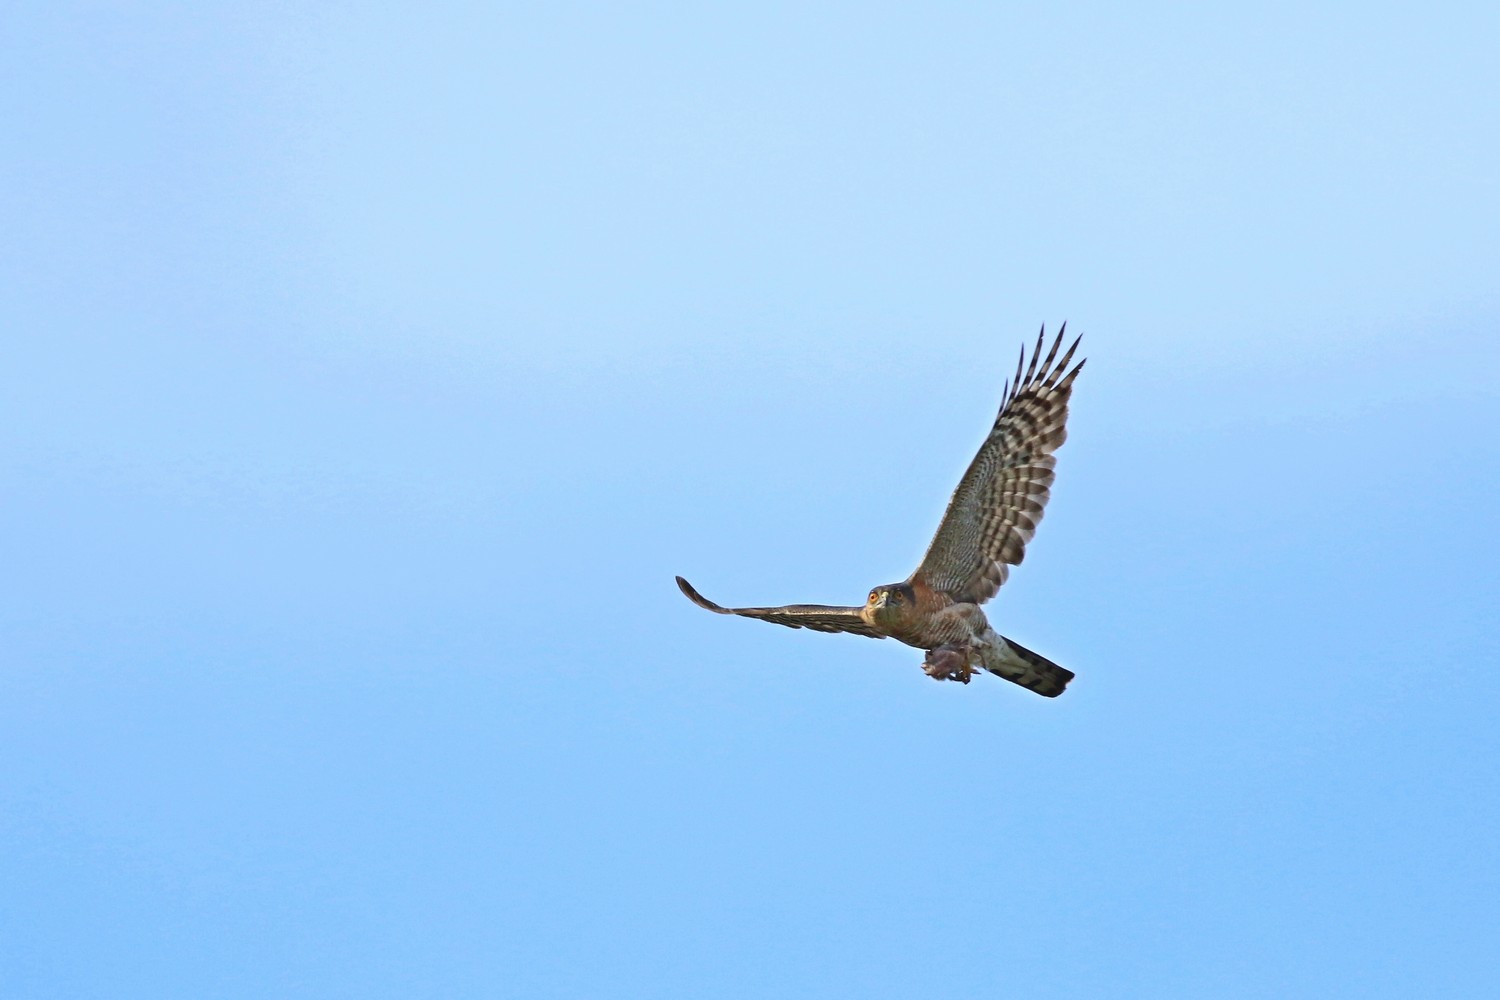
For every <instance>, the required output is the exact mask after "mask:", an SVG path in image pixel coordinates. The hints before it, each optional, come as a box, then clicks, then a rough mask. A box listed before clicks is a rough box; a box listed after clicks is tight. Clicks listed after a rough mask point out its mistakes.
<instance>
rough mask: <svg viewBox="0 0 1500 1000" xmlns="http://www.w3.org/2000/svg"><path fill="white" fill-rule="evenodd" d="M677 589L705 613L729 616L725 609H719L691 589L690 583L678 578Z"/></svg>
mask: <svg viewBox="0 0 1500 1000" xmlns="http://www.w3.org/2000/svg"><path fill="white" fill-rule="evenodd" d="M677 589H678V590H681V591H682V592H683V594H685V595H686V596H687V599H688V600H690V601H692V602H693V603H694V604H696V605H698V607H700V608H703V609H704V610H705V611H712V612H714V613H715V614H720V615H727V614H731V612H730V611H728V610H727V609H725V608H721V607H719V605H717V604H715V603H714V602H713V601H710V600H709V599H708V598H706V597H704V596H703V595H702V594H700V593H698V592H697V591H696V590H694V589H693V585H692V584H691V583H688V582H687V581H686V580H684V579H683V578H682V577H680V576H679V577H678V578H677Z"/></svg>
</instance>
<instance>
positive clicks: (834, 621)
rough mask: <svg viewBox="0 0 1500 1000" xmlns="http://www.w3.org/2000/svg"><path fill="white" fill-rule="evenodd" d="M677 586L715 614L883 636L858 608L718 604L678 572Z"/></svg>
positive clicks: (878, 637)
mask: <svg viewBox="0 0 1500 1000" xmlns="http://www.w3.org/2000/svg"><path fill="white" fill-rule="evenodd" d="M677 586H679V587H681V588H682V592H683V593H684V594H686V595H687V596H688V600H690V601H692V602H693V603H694V604H696V605H698V607H700V608H707V609H708V610H709V611H712V612H714V613H715V614H720V615H742V616H743V617H745V618H759V619H761V620H762V621H768V622H775V623H776V624H777V625H785V626H786V627H787V628H810V629H813V630H814V631H817V632H853V633H854V634H855V635H867V636H869V637H870V638H872V639H884V638H885V636H883V635H881V634H880V633H879V632H877V631H875V630H874V629H873V628H871V627H870V626H869V624H867V623H866V622H865V620H864V619H863V618H861V617H860V616H859V608H834V607H829V606H827V605H825V604H788V605H786V606H785V607H781V608H721V607H719V606H718V605H717V604H715V603H714V602H713V601H710V600H709V599H708V598H706V597H704V596H703V595H702V594H700V593H698V592H697V591H696V590H694V589H693V585H692V584H691V583H688V582H687V581H686V580H684V579H683V578H682V577H680V576H679V577H678V578H677Z"/></svg>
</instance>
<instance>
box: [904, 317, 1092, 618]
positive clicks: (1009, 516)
mask: <svg viewBox="0 0 1500 1000" xmlns="http://www.w3.org/2000/svg"><path fill="white" fill-rule="evenodd" d="M1066 329H1067V324H1066V323H1064V324H1063V326H1062V329H1060V330H1058V331H1057V339H1056V340H1054V341H1053V342H1052V350H1050V351H1049V352H1047V360H1046V361H1043V362H1042V363H1041V365H1040V368H1039V367H1038V365H1037V358H1039V357H1040V356H1041V353H1042V341H1043V337H1044V336H1045V334H1046V328H1045V327H1043V328H1042V332H1041V333H1039V334H1037V338H1036V350H1034V351H1032V353H1031V364H1030V365H1029V366H1027V365H1026V348H1025V347H1022V348H1021V360H1020V361H1018V362H1017V363H1016V377H1015V381H1014V382H1007V383H1006V385H1005V399H1004V402H1002V403H1001V404H1000V415H999V416H998V417H996V418H995V426H994V427H993V428H991V430H990V436H989V437H988V438H987V439H986V440H985V442H984V444H983V445H982V446H980V449H979V454H978V455H975V456H974V461H973V462H972V463H970V465H969V471H968V472H966V473H964V477H963V479H962V480H961V481H960V482H959V484H958V489H956V490H954V491H953V499H952V500H950V501H948V510H947V512H946V513H944V514H943V521H942V523H941V524H940V525H938V530H937V534H936V535H935V536H933V539H932V545H931V546H929V547H928V549H927V555H925V556H923V557H922V565H921V566H919V567H917V571H916V572H915V573H913V574H912V580H913V582H917V581H920V582H922V583H924V584H926V585H927V586H929V587H931V588H933V589H934V590H941V591H945V592H947V593H948V594H950V595H951V596H952V597H953V598H954V600H958V601H969V602H973V603H975V604H980V603H983V602H984V601H987V600H989V599H990V598H991V597H994V596H995V592H996V591H998V590H999V589H1000V585H1001V584H1002V583H1004V582H1005V577H1006V575H1007V574H1008V573H1009V572H1010V567H1011V566H1015V565H1017V564H1019V563H1020V561H1021V559H1022V558H1023V557H1024V556H1025V555H1026V543H1027V542H1029V541H1031V536H1032V535H1033V534H1034V533H1035V532H1036V526H1037V523H1038V522H1039V521H1041V519H1042V508H1043V507H1045V506H1046V504H1047V498H1048V497H1049V496H1050V495H1051V487H1052V479H1053V472H1052V468H1053V465H1054V464H1055V461H1056V460H1055V459H1054V458H1053V457H1052V453H1053V452H1054V451H1056V450H1057V448H1058V446H1059V445H1061V444H1062V443H1063V441H1064V440H1065V439H1066V438H1067V436H1068V432H1067V428H1066V427H1065V426H1064V425H1065V423H1066V422H1067V419H1068V397H1069V396H1070V395H1072V392H1073V380H1074V379H1075V378H1077V377H1078V372H1079V370H1080V369H1082V368H1083V362H1082V361H1080V362H1078V364H1076V365H1074V366H1073V368H1072V369H1071V370H1069V368H1068V363H1069V362H1070V361H1072V360H1073V351H1074V350H1076V349H1077V347H1078V340H1074V341H1073V346H1072V347H1069V348H1068V350H1067V353H1066V354H1064V355H1063V356H1062V359H1061V360H1057V349H1058V347H1060V346H1061V345H1062V338H1063V331H1064V330H1066ZM1080 339H1082V338H1080ZM1054 361H1056V364H1054V363H1053V362H1054ZM1023 367H1024V368H1025V375H1024V376H1023V375H1022V368H1023Z"/></svg>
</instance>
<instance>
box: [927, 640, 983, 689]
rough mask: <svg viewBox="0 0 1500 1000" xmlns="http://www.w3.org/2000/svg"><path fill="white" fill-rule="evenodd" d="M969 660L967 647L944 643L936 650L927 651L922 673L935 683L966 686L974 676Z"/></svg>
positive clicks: (969, 655) (970, 657)
mask: <svg viewBox="0 0 1500 1000" xmlns="http://www.w3.org/2000/svg"><path fill="white" fill-rule="evenodd" d="M971 659H972V656H971V653H970V650H969V647H968V646H961V645H958V644H957V643H952V642H945V643H943V644H942V645H941V646H938V647H937V648H936V649H929V650H928V651H927V659H925V660H923V661H922V671H923V672H924V673H925V674H926V675H927V676H928V677H931V678H932V679H933V680H935V681H958V682H959V683H960V684H967V683H969V678H970V677H972V676H973V675H974V669H973V668H972V667H971V666H970V665H969V664H970V660H971Z"/></svg>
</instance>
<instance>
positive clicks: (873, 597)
mask: <svg viewBox="0 0 1500 1000" xmlns="http://www.w3.org/2000/svg"><path fill="white" fill-rule="evenodd" d="M879 599H880V595H879V594H877V593H876V592H875V591H873V590H872V591H870V600H871V601H872V602H873V601H877V600H879Z"/></svg>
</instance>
